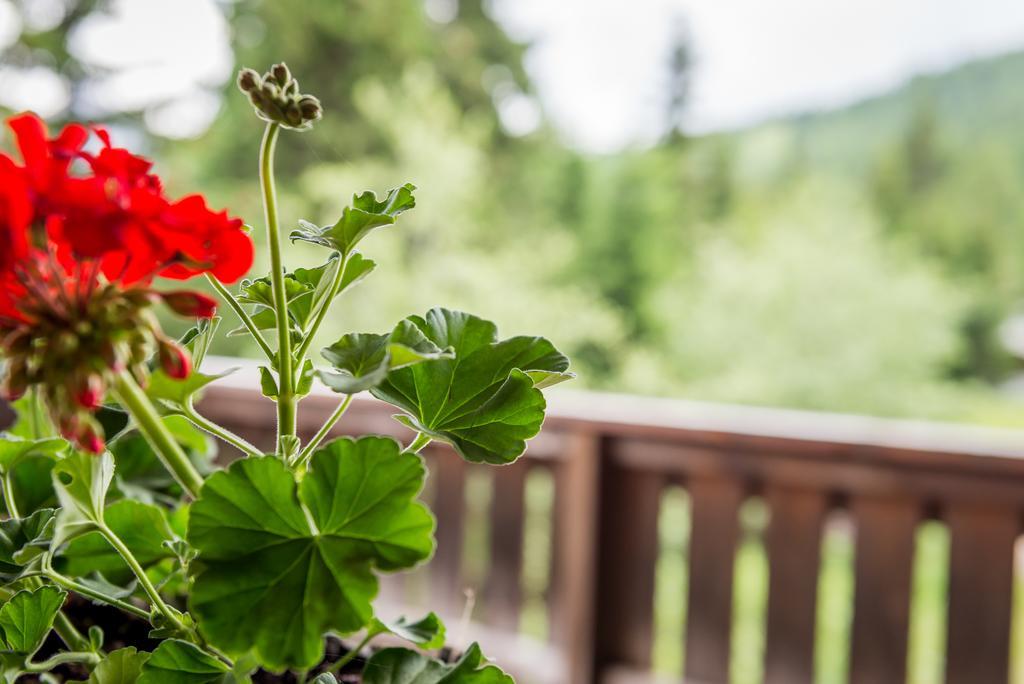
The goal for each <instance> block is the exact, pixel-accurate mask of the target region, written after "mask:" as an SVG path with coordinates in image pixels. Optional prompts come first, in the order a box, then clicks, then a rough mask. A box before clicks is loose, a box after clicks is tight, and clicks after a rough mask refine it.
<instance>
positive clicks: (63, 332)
mask: <svg viewBox="0 0 1024 684" xmlns="http://www.w3.org/2000/svg"><path fill="white" fill-rule="evenodd" d="M45 287H46V285H45V283H42V282H36V283H34V284H33V287H32V288H31V290H32V291H33V292H34V293H37V295H36V296H32V297H30V298H28V299H27V300H26V301H25V302H24V303H23V306H22V313H23V314H24V318H23V320H22V321H18V322H14V321H12V322H6V323H5V322H0V355H2V356H3V357H4V359H5V361H6V367H5V369H4V373H3V376H2V378H0V395H2V396H3V398H5V399H7V400H10V401H13V400H16V399H19V398H20V397H21V396H23V395H24V394H25V393H26V392H27V391H28V389H29V388H31V387H38V388H39V393H40V397H41V398H42V400H43V404H44V405H45V407H46V409H47V411H48V412H49V415H50V418H51V419H52V420H53V423H54V425H56V426H58V428H59V429H60V431H61V433H62V435H63V436H64V437H65V438H66V439H68V440H71V441H73V442H75V443H76V444H78V446H80V447H81V448H83V449H86V450H88V451H92V452H94V453H98V452H100V451H102V450H103V448H104V442H103V431H102V428H101V427H100V425H99V423H98V421H97V420H96V418H95V416H94V412H95V411H96V410H97V409H98V408H100V406H102V404H103V402H104V400H105V398H106V394H107V390H108V388H110V387H111V386H112V385H113V384H114V383H115V382H116V380H117V376H118V374H120V373H125V372H128V373H131V374H132V376H133V377H134V378H135V381H136V382H138V383H140V384H145V383H146V382H147V381H148V377H149V360H150V358H151V357H153V356H154V354H155V355H156V357H157V358H158V359H159V363H160V366H161V367H162V368H163V370H164V372H165V373H167V374H168V375H169V376H171V377H173V378H178V379H181V378H185V377H187V376H188V374H189V372H190V370H191V363H190V361H189V357H188V354H187V353H186V352H185V350H183V349H182V348H181V347H180V346H179V345H178V344H177V343H176V342H174V341H173V340H170V339H168V338H167V337H166V336H164V334H163V332H162V331H161V330H160V326H159V323H158V322H157V320H156V318H155V316H154V315H153V312H152V311H151V307H152V305H153V304H154V303H156V302H159V301H160V300H164V301H171V302H174V304H175V306H173V307H172V308H174V309H175V310H187V311H188V312H189V313H206V314H208V315H209V314H212V306H211V305H212V300H210V299H209V298H208V297H205V296H204V295H201V294H198V293H191V292H173V293H168V294H167V295H162V294H160V293H157V292H154V291H152V290H149V289H146V288H129V289H123V288H121V287H119V286H118V285H116V284H111V283H102V284H95V285H94V286H93V287H90V288H89V289H90V291H89V292H88V293H87V296H82V297H77V296H74V293H72V292H68V291H66V290H65V291H63V292H56V291H53V289H52V288H51V289H50V292H49V294H50V295H52V296H43V295H42V293H44V292H45ZM62 289H63V288H62Z"/></svg>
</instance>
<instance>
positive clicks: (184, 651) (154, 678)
mask: <svg viewBox="0 0 1024 684" xmlns="http://www.w3.org/2000/svg"><path fill="white" fill-rule="evenodd" d="M228 671H229V668H228V666H227V665H225V664H224V663H222V662H221V661H219V660H217V659H216V658H214V657H213V656H212V655H209V654H208V653H204V652H203V651H201V650H199V648H198V647H196V646H195V645H193V644H190V643H188V642H187V641H181V640H180V639H168V640H166V641H162V642H161V643H160V645H159V646H157V647H156V650H154V651H153V653H152V655H150V656H149V660H147V661H146V662H145V664H144V665H143V666H142V676H141V677H139V684H206V683H207V682H212V681H216V680H218V679H220V678H221V677H223V676H224V675H225V674H226V673H227V672H228Z"/></svg>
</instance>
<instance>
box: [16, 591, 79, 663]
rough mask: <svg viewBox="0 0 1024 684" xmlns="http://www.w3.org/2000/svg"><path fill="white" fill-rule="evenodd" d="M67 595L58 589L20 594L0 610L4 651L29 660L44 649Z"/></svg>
mask: <svg viewBox="0 0 1024 684" xmlns="http://www.w3.org/2000/svg"><path fill="white" fill-rule="evenodd" d="M66 596H67V594H66V593H65V592H64V591H63V590H61V589H58V588H57V587H50V586H47V587H39V588H38V589H35V590H33V591H26V590H23V591H19V592H18V593H17V594H15V595H14V596H12V597H11V599H10V600H9V601H7V603H5V604H3V606H0V632H2V633H3V639H4V643H5V645H6V646H7V649H8V650H10V651H14V652H15V653H19V654H23V655H25V656H26V657H27V656H31V655H32V654H33V653H35V652H36V651H38V650H39V647H40V646H42V645H43V640H44V639H46V635H47V634H49V633H50V628H51V627H53V618H54V617H55V616H56V615H57V611H58V610H60V607H61V606H62V605H63V604H64V598H65V597H66Z"/></svg>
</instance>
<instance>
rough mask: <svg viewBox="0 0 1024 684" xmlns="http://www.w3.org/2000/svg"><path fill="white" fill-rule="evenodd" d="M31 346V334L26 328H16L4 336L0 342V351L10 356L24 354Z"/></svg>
mask: <svg viewBox="0 0 1024 684" xmlns="http://www.w3.org/2000/svg"><path fill="white" fill-rule="evenodd" d="M31 346H32V334H31V331H30V330H29V329H28V328H27V327H22V328H16V329H15V330H13V331H12V332H10V333H8V334H7V335H5V336H4V338H3V341H0V349H3V350H4V351H5V352H6V353H7V354H8V355H10V356H15V355H18V354H24V353H26V352H28V350H29V349H30V348H31Z"/></svg>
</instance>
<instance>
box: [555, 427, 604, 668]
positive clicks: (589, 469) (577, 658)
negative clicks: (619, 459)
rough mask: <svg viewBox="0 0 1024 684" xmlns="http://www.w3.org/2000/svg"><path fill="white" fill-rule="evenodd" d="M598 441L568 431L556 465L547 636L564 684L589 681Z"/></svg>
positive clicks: (595, 618) (593, 617) (592, 648)
mask: <svg viewBox="0 0 1024 684" xmlns="http://www.w3.org/2000/svg"><path fill="white" fill-rule="evenodd" d="M601 445H602V442H601V440H600V439H599V438H598V437H596V436H595V435H592V434H587V433H572V434H569V435H567V437H566V442H565V451H564V454H563V458H562V459H561V460H560V461H559V463H558V465H557V467H556V469H555V521H554V524H555V528H554V535H553V536H554V539H555V540H556V543H555V544H554V548H553V554H552V561H553V566H554V567H553V572H552V580H551V581H552V587H551V589H552V591H551V597H552V604H553V607H552V632H553V633H552V637H553V639H552V640H553V641H554V642H555V643H556V644H558V645H559V646H561V648H562V650H563V653H564V655H565V662H566V669H567V672H566V673H565V674H566V681H567V683H568V684H590V682H592V681H593V679H592V678H593V677H594V672H593V659H594V653H595V645H594V636H593V632H592V627H593V625H594V624H595V622H598V621H599V620H600V617H599V616H598V615H597V613H596V611H597V610H598V607H597V605H596V604H595V595H596V594H595V592H596V591H597V589H596V587H597V581H598V577H597V563H598V561H597V554H598V537H597V534H598V515H599V511H600V508H599V506H600V504H599V500H598V495H599V486H600V481H601V461H602V458H604V455H603V454H602V452H601Z"/></svg>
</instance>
